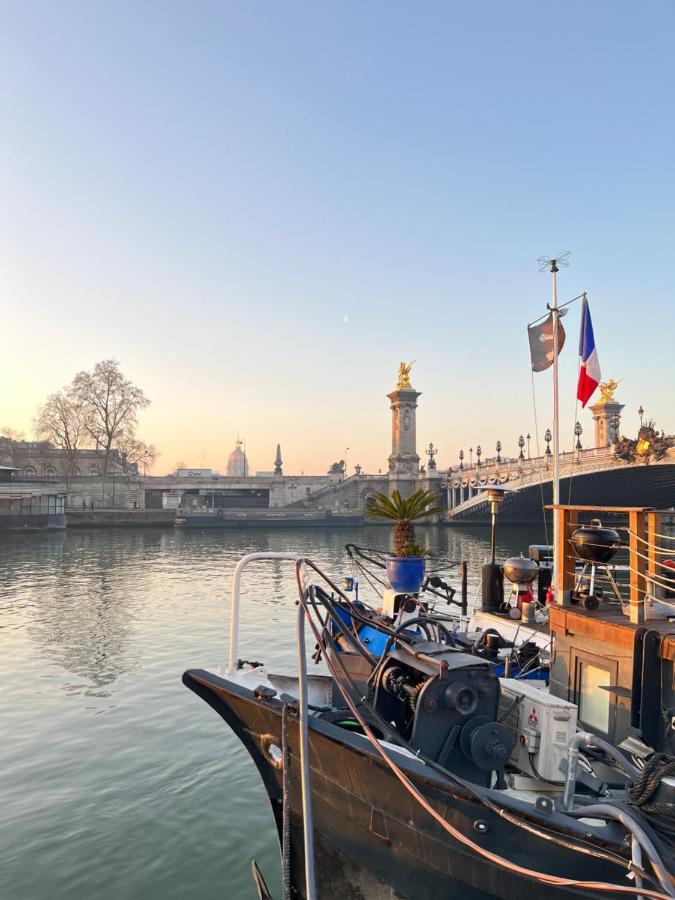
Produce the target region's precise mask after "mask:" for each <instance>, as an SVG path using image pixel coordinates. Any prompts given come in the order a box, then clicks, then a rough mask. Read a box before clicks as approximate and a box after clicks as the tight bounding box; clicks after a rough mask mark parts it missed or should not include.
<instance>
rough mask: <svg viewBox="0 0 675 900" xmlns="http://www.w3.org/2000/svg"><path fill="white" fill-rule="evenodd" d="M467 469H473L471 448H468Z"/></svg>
mask: <svg viewBox="0 0 675 900" xmlns="http://www.w3.org/2000/svg"><path fill="white" fill-rule="evenodd" d="M469 468H470V469H473V447H469Z"/></svg>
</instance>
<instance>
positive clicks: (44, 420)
mask: <svg viewBox="0 0 675 900" xmlns="http://www.w3.org/2000/svg"><path fill="white" fill-rule="evenodd" d="M149 405H150V400H148V398H147V397H146V396H145V394H144V393H143V391H142V390H141V388H139V387H138V386H137V385H135V384H134V383H133V382H132V381H130V380H129V379H128V378H126V377H125V376H124V374H123V373H122V372H121V371H120V367H119V363H118V362H117V360H114V359H104V360H102V361H101V362H98V363H96V365H95V366H94V368H93V369H92V370H91V371H82V372H78V373H77V375H76V376H75V377H74V378H73V380H72V382H71V383H70V384H68V385H66V386H65V387H64V388H62V389H61V390H60V391H57V392H56V393H54V394H51V395H50V396H49V397H47V399H46V400H45V402H44V403H43V404H42V405H41V406H40V407H39V408H38V411H37V413H36V415H35V419H34V422H33V425H34V431H35V436H36V437H37V439H38V440H42V441H48V442H49V443H50V444H52V445H53V446H54V447H56V448H57V449H58V450H60V451H62V453H63V454H64V457H65V459H66V466H67V469H68V474H69V475H70V474H72V472H73V471H74V470H75V468H76V458H77V452H78V450H90V449H95V450H96V451H98V453H99V454H100V458H101V468H102V473H103V474H104V475H106V474H107V473H108V469H109V467H110V462H111V456H112V453H113V450H116V451H117V453H118V460H119V463H120V464H121V466H122V469H123V471H125V472H128V471H129V470H130V469H131V468H132V467H134V466H138V467H139V468H146V467H147V466H151V465H152V464H153V463H154V461H155V459H156V458H157V456H158V453H157V450H156V449H155V447H154V445H153V444H146V443H145V441H142V440H141V439H140V438H139V437H138V434H137V428H138V414H139V412H140V411H141V410H143V409H145V408H146V407H148V406H149ZM2 434H3V435H4V436H6V437H9V438H12V439H14V440H22V437H21V436H20V435H18V434H16V432H14V431H13V430H12V429H10V428H3V429H2Z"/></svg>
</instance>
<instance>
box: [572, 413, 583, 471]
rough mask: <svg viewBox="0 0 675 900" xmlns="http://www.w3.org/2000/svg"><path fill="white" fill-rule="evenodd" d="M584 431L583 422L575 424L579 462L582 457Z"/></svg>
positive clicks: (575, 446)
mask: <svg viewBox="0 0 675 900" xmlns="http://www.w3.org/2000/svg"><path fill="white" fill-rule="evenodd" d="M583 433H584V429H583V428H582V427H581V422H577V423H576V425H575V426H574V434H575V436H576V439H577V442H576V444H575V445H574V449H575V450H576V452H577V462H579V458H580V457H581V451H582V449H583V448H582V446H581V435H582V434H583Z"/></svg>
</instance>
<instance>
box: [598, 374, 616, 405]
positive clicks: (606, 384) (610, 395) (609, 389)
mask: <svg viewBox="0 0 675 900" xmlns="http://www.w3.org/2000/svg"><path fill="white" fill-rule="evenodd" d="M620 384H621V382H620V381H614V379H613V378H610V379H609V381H602V382H601V383H600V395H601V401H602V402H603V403H611V402H612V401H613V400H614V391H615V390H616V389H617V388H618V386H619V385H620Z"/></svg>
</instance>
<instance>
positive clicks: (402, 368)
mask: <svg viewBox="0 0 675 900" xmlns="http://www.w3.org/2000/svg"><path fill="white" fill-rule="evenodd" d="M414 362H415V360H413V361H412V362H409V363H404V362H402V363H401V364H400V365H399V367H398V384H397V385H396V390H397V391H400V390H405V389H406V388H408V389H411V388H412V385H411V384H410V370H411V369H412V367H413V363H414Z"/></svg>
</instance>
